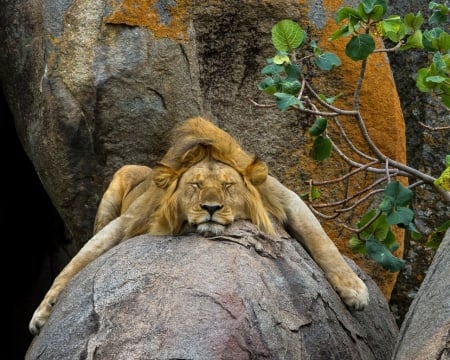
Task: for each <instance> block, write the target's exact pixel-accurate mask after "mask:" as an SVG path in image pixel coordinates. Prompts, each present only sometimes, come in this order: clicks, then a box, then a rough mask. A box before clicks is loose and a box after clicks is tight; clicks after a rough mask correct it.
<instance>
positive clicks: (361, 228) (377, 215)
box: [343, 210, 383, 235]
mask: <svg viewBox="0 0 450 360" xmlns="http://www.w3.org/2000/svg"><path fill="white" fill-rule="evenodd" d="M382 213H383V212H382V211H380V210H377V212H376V213H375V216H374V217H373V218H372V219H370V221H368V222H367V223H366V224H364V226H362V227H360V228H358V229H355V228H352V227H350V226H348V225H345V224H343V226H344V227H345V228H346V229H347V230H350V231H352V232H354V233H356V234H358V235H359V234H361V233H362V232H363V231H364V230H366V229H367V228H369V226H370V225H372V224H373V223H374V222H375V220H377V219H378V218H379V217H380V215H381V214H382Z"/></svg>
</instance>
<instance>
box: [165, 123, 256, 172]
mask: <svg viewBox="0 0 450 360" xmlns="http://www.w3.org/2000/svg"><path fill="white" fill-rule="evenodd" d="M207 156H211V157H212V158H213V159H215V160H217V161H221V162H223V163H225V164H227V165H229V166H231V167H233V168H235V169H236V170H238V171H239V170H243V169H245V168H246V167H247V166H249V165H250V164H251V163H253V162H254V160H255V157H254V156H252V155H250V154H248V153H247V152H245V151H244V150H242V148H241V147H240V145H239V143H238V142H237V141H236V140H235V139H234V138H233V137H232V136H231V135H230V134H228V133H226V132H225V131H223V130H222V129H219V128H218V127H217V126H216V125H214V124H213V123H212V122H210V121H209V120H206V119H204V118H201V117H194V118H190V119H188V120H186V121H184V122H182V123H181V124H179V125H178V126H176V127H175V128H174V129H173V131H172V135H171V147H170V149H169V150H168V151H167V153H166V155H165V156H164V157H163V159H162V160H161V162H160V164H162V165H165V166H169V167H171V168H172V169H175V170H180V169H182V168H184V167H190V166H192V165H193V164H195V163H197V162H199V161H200V160H202V159H204V158H205V157H207Z"/></svg>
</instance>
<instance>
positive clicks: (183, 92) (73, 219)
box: [0, 0, 405, 297]
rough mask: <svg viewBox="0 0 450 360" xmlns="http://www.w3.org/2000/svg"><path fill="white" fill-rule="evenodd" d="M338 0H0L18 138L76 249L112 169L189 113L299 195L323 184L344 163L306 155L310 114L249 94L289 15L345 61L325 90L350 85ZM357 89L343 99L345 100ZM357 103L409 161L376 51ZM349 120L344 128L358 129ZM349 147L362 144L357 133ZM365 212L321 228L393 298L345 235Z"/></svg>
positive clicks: (357, 180)
mask: <svg viewBox="0 0 450 360" xmlns="http://www.w3.org/2000/svg"><path fill="white" fill-rule="evenodd" d="M343 4H344V2H341V1H337V0H334V1H327V2H320V1H314V2H311V1H298V0H288V1H285V0H283V1H281V0H272V1H259V0H255V1H251V0H248V1H226V2H220V1H201V2H199V1H192V0H170V1H165V0H151V1H148V0H133V1H131V0H122V1H110V0H94V1H73V0H60V1H54V0H42V1H25V0H20V1H16V0H14V1H12V0H7V1H4V2H3V4H2V11H1V13H0V24H1V25H0V30H1V31H0V42H1V44H2V52H0V77H1V79H2V87H3V90H4V93H5V97H6V99H7V102H8V104H9V107H10V108H11V112H12V114H13V116H14V119H15V124H16V128H17V132H18V134H19V137H20V139H21V142H22V144H23V146H24V148H25V150H26V152H27V154H28V156H29V157H30V159H31V160H32V162H33V164H34V167H35V169H36V171H37V173H38V174H39V177H40V179H41V181H42V183H43V185H44V187H45V189H46V191H47V192H48V193H49V195H50V197H51V199H52V202H53V203H54V205H55V207H56V208H57V210H58V212H59V214H60V215H61V217H62V219H63V220H64V223H65V225H66V227H67V230H68V233H70V234H71V236H72V238H73V241H74V243H75V246H74V248H75V249H79V248H80V247H81V246H82V244H83V243H84V242H86V241H87V240H88V239H89V238H90V236H91V232H92V224H93V220H94V216H95V210H96V207H97V204H98V202H99V199H100V197H101V195H102V192H103V191H104V189H105V187H106V185H107V183H108V182H109V180H110V179H111V176H112V174H113V173H114V171H115V170H117V169H118V168H119V167H120V166H121V165H123V164H132V163H137V164H144V165H150V166H152V165H154V164H155V163H156V162H157V161H158V160H159V159H160V158H161V156H162V154H163V153H164V152H165V150H166V149H167V134H168V131H169V130H170V129H171V128H172V127H173V126H174V124H175V123H177V122H178V121H182V120H184V119H186V118H187V117H190V116H194V115H195V116H197V115H203V116H207V117H210V118H211V119H212V120H213V121H215V122H216V123H217V124H218V125H219V126H220V127H222V128H224V129H225V130H227V131H229V132H230V133H231V134H232V135H234V136H236V137H237V138H238V139H239V140H240V141H241V143H242V145H243V147H244V148H246V149H248V150H249V151H250V152H253V153H255V154H257V155H258V156H259V157H260V158H262V159H264V160H265V161H266V162H267V163H268V165H269V167H270V168H271V171H272V173H273V174H274V175H275V176H276V177H277V178H279V179H280V180H281V181H282V182H283V183H284V184H285V185H286V186H288V187H290V188H291V189H293V190H294V191H296V192H297V193H299V194H301V193H303V192H305V191H307V189H308V187H307V185H306V184H305V181H306V180H308V179H310V178H311V177H312V176H313V177H314V178H315V179H317V180H323V179H330V178H336V177H339V176H341V175H342V174H343V173H345V172H346V171H348V164H347V163H345V162H344V161H341V160H339V158H338V157H337V156H334V157H333V158H332V159H330V160H328V161H326V162H324V163H320V164H314V163H313V162H312V160H311V159H310V158H309V156H308V154H309V151H310V146H311V144H312V138H311V137H310V136H309V135H308V133H307V129H308V128H309V126H310V125H311V124H312V121H313V119H311V118H309V117H308V116H304V115H302V114H299V113H295V112H286V113H280V112H279V111H278V110H276V109H263V108H255V107H254V106H253V105H252V104H251V103H250V102H249V100H248V99H249V98H251V99H253V100H256V101H259V102H264V101H266V100H268V98H267V97H265V96H263V95H261V94H260V92H259V91H258V89H257V85H258V83H259V82H260V81H261V80H262V79H263V78H264V76H263V75H262V74H261V73H260V71H261V69H262V68H263V67H264V66H265V65H266V58H268V57H272V56H273V55H274V51H273V48H272V46H271V44H270V42H271V34H270V31H271V28H272V26H273V25H274V24H275V23H276V21H278V20H281V19H285V18H289V19H293V20H296V21H298V22H299V23H300V24H301V25H302V26H303V27H304V28H305V29H307V31H308V33H309V34H310V36H311V37H312V39H315V40H318V41H319V45H320V46H323V47H324V48H326V49H327V50H331V51H337V52H338V54H339V55H340V57H341V59H342V61H343V65H342V68H341V70H339V71H336V72H332V73H327V74H326V75H324V76H319V77H318V78H317V81H316V85H317V88H318V89H319V90H320V92H323V93H326V94H329V95H336V94H339V93H343V94H352V93H353V89H354V85H355V79H356V75H357V74H358V69H359V68H358V66H359V64H358V63H353V62H351V61H348V60H346V57H345V56H344V55H342V50H343V48H344V45H345V44H343V43H339V42H334V43H329V42H328V37H329V35H330V34H331V32H332V31H334V30H335V29H336V24H335V21H334V14H335V12H336V10H337V9H338V8H339V7H340V6H342V5H343ZM345 4H347V2H345ZM380 46H381V45H380ZM373 84H376V86H373ZM351 98H352V96H351V95H349V96H348V97H345V100H342V103H341V104H340V105H342V107H344V108H349V107H350V106H351V105H350V102H351ZM341 99H344V97H342V98H341ZM339 101H341V100H339ZM361 101H362V104H361V109H362V110H363V114H364V116H365V118H366V120H367V122H368V129H369V132H370V133H371V135H372V136H373V138H374V140H375V142H376V143H377V144H378V145H379V146H380V148H381V149H382V150H383V151H385V152H386V153H387V154H388V155H390V156H392V157H393V158H395V159H397V160H399V161H404V160H405V159H404V157H405V138H404V124H403V117H402V112H401V108H400V103H399V101H398V97H397V93H396V88H395V84H394V81H393V78H392V75H391V72H390V68H389V63H388V61H387V57H386V56H385V54H383V53H378V54H376V55H375V56H374V57H373V58H372V60H371V61H370V64H369V66H368V72H367V75H366V81H365V84H364V86H363V89H362V94H361ZM374 104H375V105H374ZM347 120H348V121H344V126H346V127H347V131H348V132H349V133H350V134H353V135H355V136H356V137H358V136H359V135H358V134H356V133H354V128H355V127H354V126H353V122H352V121H351V119H347ZM358 139H360V137H359V138H358ZM356 143H357V144H358V146H359V145H361V146H363V144H362V143H361V141H360V140H357V141H356ZM353 181H354V183H353ZM372 181H373V178H372V177H371V176H368V177H366V176H354V177H352V178H351V179H350V183H349V184H345V185H344V184H342V186H341V187H338V188H333V189H328V190H327V189H321V192H322V194H323V196H324V197H325V196H327V197H328V199H329V200H330V201H332V200H337V199H339V198H340V197H342V196H343V194H345V193H346V191H348V190H349V189H350V190H352V191H353V190H354V191H358V190H359V189H361V187H364V186H365V185H367V183H371V182H372ZM366 205H367V206H370V204H368V203H364V205H363V206H366ZM362 211H364V209H362V208H361V209H360V211H359V212H358V211H355V212H354V213H347V214H346V218H345V219H342V218H341V217H340V218H339V220H336V221H329V222H325V221H324V227H325V228H326V230H327V231H328V232H329V234H330V236H331V237H332V238H333V239H334V240H335V241H336V243H337V244H338V246H339V248H340V249H341V251H343V252H345V253H346V254H347V255H348V256H352V257H353V258H354V259H355V261H357V262H358V264H359V265H360V266H362V267H363V268H364V269H365V270H366V271H367V272H368V273H369V274H371V275H372V276H373V277H374V278H375V279H376V281H377V282H378V284H379V285H380V286H381V287H382V288H383V292H384V293H385V295H386V296H387V297H389V294H390V292H391V290H392V287H393V285H394V283H395V279H396V274H390V273H387V272H385V271H383V270H381V267H379V266H375V265H372V264H370V263H367V262H365V261H364V260H363V259H361V258H358V257H357V256H356V255H353V254H351V253H350V251H349V248H348V244H347V242H348V239H349V238H350V237H351V235H352V234H351V233H350V232H348V231H347V230H345V229H344V228H343V227H342V226H340V224H341V221H342V220H346V221H349V223H351V224H354V223H355V222H356V221H357V220H358V219H359V216H360V215H361V212H362ZM399 240H400V245H402V239H401V238H399ZM398 255H399V256H401V255H402V246H400V248H399V250H398Z"/></svg>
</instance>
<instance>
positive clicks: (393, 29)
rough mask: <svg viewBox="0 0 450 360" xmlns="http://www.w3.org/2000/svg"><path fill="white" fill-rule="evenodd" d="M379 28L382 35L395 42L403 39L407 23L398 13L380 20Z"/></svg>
mask: <svg viewBox="0 0 450 360" xmlns="http://www.w3.org/2000/svg"><path fill="white" fill-rule="evenodd" d="M377 29H378V31H379V32H380V33H381V34H382V36H384V37H386V38H388V39H389V40H391V41H392V42H395V43H396V42H399V41H400V40H401V39H403V38H404V36H405V34H406V28H405V25H404V24H403V22H402V19H401V18H400V16H398V15H391V16H389V17H388V18H387V19H385V20H383V21H380V23H379V24H378V26H377Z"/></svg>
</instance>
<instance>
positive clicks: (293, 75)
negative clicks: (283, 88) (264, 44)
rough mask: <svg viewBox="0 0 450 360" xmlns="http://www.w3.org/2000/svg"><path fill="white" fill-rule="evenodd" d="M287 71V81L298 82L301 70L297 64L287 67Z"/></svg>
mask: <svg viewBox="0 0 450 360" xmlns="http://www.w3.org/2000/svg"><path fill="white" fill-rule="evenodd" d="M285 71H286V80H290V81H293V80H297V79H298V78H299V77H300V75H301V72H300V68H299V66H298V65H297V64H288V65H286V66H285Z"/></svg>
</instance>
